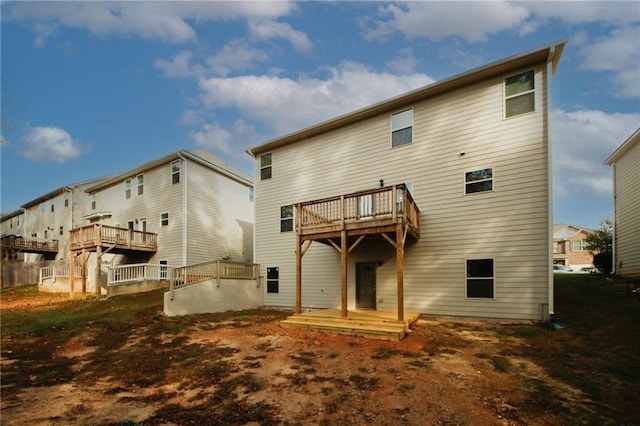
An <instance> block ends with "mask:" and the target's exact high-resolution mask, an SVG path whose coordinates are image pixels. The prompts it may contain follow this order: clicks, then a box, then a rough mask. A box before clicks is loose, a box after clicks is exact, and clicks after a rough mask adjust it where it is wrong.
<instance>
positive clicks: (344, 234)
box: [340, 229, 349, 318]
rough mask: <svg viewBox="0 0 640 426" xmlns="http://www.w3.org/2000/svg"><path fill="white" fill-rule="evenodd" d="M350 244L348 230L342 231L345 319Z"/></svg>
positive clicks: (342, 304)
mask: <svg viewBox="0 0 640 426" xmlns="http://www.w3.org/2000/svg"><path fill="white" fill-rule="evenodd" d="M347 244H348V242H347V231H346V230H344V229H343V230H342V233H341V236H340V247H341V250H342V251H341V253H340V254H341V256H340V257H341V259H342V268H341V269H342V279H341V283H342V284H341V287H342V298H341V299H342V303H341V306H342V311H341V313H340V314H341V315H342V317H343V318H346V317H347V315H348V314H347V277H348V275H347V266H348V263H347V261H348V256H349V247H348V246H347Z"/></svg>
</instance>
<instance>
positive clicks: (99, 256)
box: [96, 245, 102, 300]
mask: <svg viewBox="0 0 640 426" xmlns="http://www.w3.org/2000/svg"><path fill="white" fill-rule="evenodd" d="M101 263H102V246H101V245H98V247H96V300H100V293H101V291H100V290H101V288H102V287H101V285H102V284H101V283H100V264H101Z"/></svg>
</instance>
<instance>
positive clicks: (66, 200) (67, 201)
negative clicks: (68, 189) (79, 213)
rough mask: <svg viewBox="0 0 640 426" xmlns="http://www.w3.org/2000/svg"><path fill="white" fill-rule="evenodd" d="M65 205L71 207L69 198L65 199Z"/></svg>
mask: <svg viewBox="0 0 640 426" xmlns="http://www.w3.org/2000/svg"><path fill="white" fill-rule="evenodd" d="M64 206H65V207H69V199H68V198H65V199H64Z"/></svg>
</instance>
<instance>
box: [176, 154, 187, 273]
mask: <svg viewBox="0 0 640 426" xmlns="http://www.w3.org/2000/svg"><path fill="white" fill-rule="evenodd" d="M178 157H179V158H180V159H181V160H182V164H181V170H180V173H181V174H182V175H183V176H181V178H183V181H182V266H187V235H188V232H187V227H188V222H189V221H188V220H187V217H188V216H187V207H188V206H187V200H188V196H187V195H188V192H189V185H188V181H189V180H188V179H187V159H186V158H184V157H183V156H182V151H180V152H178Z"/></svg>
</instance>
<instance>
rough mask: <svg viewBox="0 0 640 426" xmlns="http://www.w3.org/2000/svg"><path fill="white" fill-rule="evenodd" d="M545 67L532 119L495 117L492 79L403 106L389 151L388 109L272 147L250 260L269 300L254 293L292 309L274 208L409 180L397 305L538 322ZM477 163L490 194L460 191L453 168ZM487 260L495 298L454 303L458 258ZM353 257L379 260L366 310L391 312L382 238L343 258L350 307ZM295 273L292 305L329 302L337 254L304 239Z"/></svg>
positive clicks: (285, 241) (461, 285)
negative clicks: (274, 278) (416, 220)
mask: <svg viewBox="0 0 640 426" xmlns="http://www.w3.org/2000/svg"><path fill="white" fill-rule="evenodd" d="M521 71H526V69H524V70H521ZM521 71H514V72H513V73H510V74H509V75H515V74H517V73H518V72H521ZM545 72H546V71H545V69H544V68H541V69H538V70H536V77H535V78H536V80H535V81H536V97H535V102H536V110H535V112H533V113H529V114H524V115H521V116H517V117H513V118H509V119H504V118H503V115H504V111H503V108H504V96H503V90H504V89H503V78H502V77H500V78H493V79H491V80H486V81H481V82H478V83H477V84H474V85H473V86H469V87H466V88H463V89H458V90H455V91H453V92H450V93H447V94H443V95H439V96H437V97H434V98H431V99H428V100H425V101H423V102H418V103H415V104H411V105H406V107H413V111H414V128H413V132H414V142H413V143H412V144H409V145H404V146H400V147H397V148H393V149H391V148H390V117H391V113H389V114H382V115H380V116H378V117H373V118H370V119H366V120H364V121H361V122H358V123H355V124H352V125H349V126H346V127H342V128H339V129H336V130H333V131H330V132H327V133H326V134H323V135H320V136H316V137H313V138H309V139H307V140H303V141H300V142H296V143H293V144H289V145H286V146H283V147H280V148H278V149H275V150H273V151H272V153H273V155H272V165H273V177H272V178H271V179H267V180H262V181H259V182H257V184H256V185H257V186H256V201H257V204H256V231H257V232H256V256H257V262H258V263H260V264H261V266H262V274H263V275H266V269H265V268H266V267H269V266H278V267H280V293H279V294H276V295H274V294H268V293H266V294H265V304H266V305H277V306H293V305H294V304H295V294H294V292H295V288H294V287H295V233H294V232H290V233H280V230H279V208H280V206H282V205H288V204H294V203H296V202H301V201H308V200H314V199H319V198H323V197H329V196H335V195H340V194H344V193H351V192H355V191H359V190H365V189H370V188H375V187H378V186H379V180H380V179H383V180H384V183H385V185H392V184H399V183H404V182H411V183H412V184H413V195H414V199H415V200H416V202H417V205H418V207H419V208H420V212H421V216H420V221H421V239H420V240H419V241H418V242H417V243H415V244H410V245H408V247H407V248H406V259H405V279H404V286H405V308H406V309H408V310H413V311H419V312H422V313H426V314H437V315H454V316H473V317H497V318H512V319H540V318H541V317H542V312H543V310H544V309H545V307H546V304H547V303H548V301H549V295H548V288H549V283H548V271H549V265H550V262H551V260H550V259H549V249H548V247H549V245H550V244H551V242H550V240H549V237H548V234H549V233H548V223H549V213H548V212H549V205H548V199H549V187H548V182H547V180H548V179H547V173H548V152H547V140H546V116H545V115H546V111H545V108H546V98H545V86H544V80H545V79H546V77H545ZM504 77H507V76H506V75H505V76H504ZM403 109H406V108H398V110H397V111H401V110H403ZM461 152H464V153H465V154H464V156H461V155H460V153H461ZM487 167H491V168H493V175H494V178H493V179H494V182H493V184H494V187H493V188H494V190H493V191H492V192H487V193H476V194H470V195H465V194H464V174H465V172H468V171H472V170H478V169H483V168H487ZM488 257H491V258H493V259H495V277H496V278H495V299H491V300H485V299H466V298H465V276H464V275H465V259H467V258H475V259H479V258H488ZM361 261H377V262H379V264H380V266H379V267H378V269H377V299H378V305H377V309H378V310H387V311H394V310H395V308H396V264H395V250H394V249H393V248H392V247H391V246H390V245H389V244H388V243H385V242H381V243H379V244H371V243H367V244H366V245H363V246H359V247H358V248H356V250H354V251H353V252H352V253H351V254H350V257H349V270H348V277H349V295H348V299H349V305H350V308H353V307H355V263H356V262H361ZM302 269H303V280H302V287H303V297H302V304H303V306H305V307H337V306H339V303H340V300H339V298H340V294H339V291H340V290H339V288H340V257H339V255H338V253H337V251H336V250H334V249H333V248H330V247H327V246H324V245H322V244H320V243H318V242H314V243H313V245H312V248H311V249H310V250H309V251H308V252H307V253H306V254H305V256H304V257H303V262H302Z"/></svg>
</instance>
